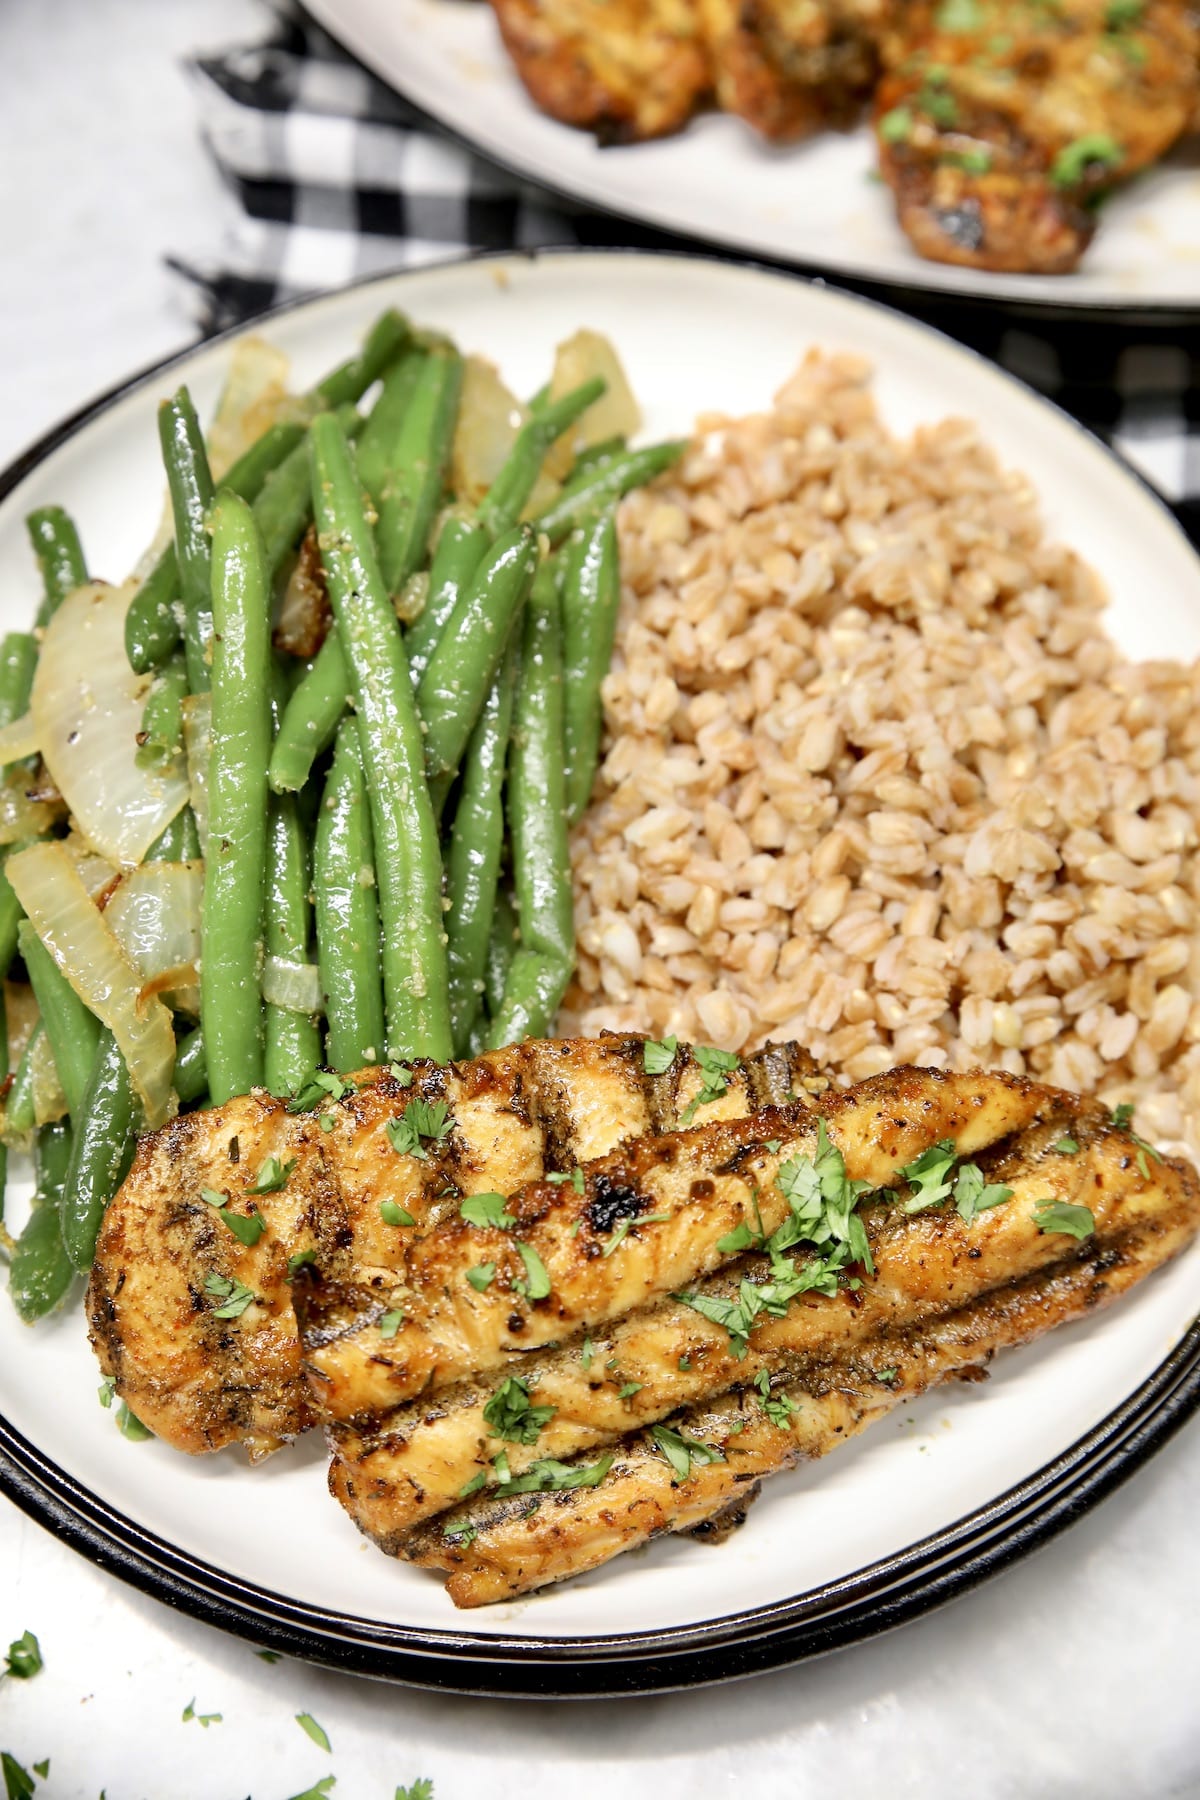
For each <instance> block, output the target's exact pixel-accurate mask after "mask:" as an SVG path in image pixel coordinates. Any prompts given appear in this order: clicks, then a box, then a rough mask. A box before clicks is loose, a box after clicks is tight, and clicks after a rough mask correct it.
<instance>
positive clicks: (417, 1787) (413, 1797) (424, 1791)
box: [392, 1775, 433, 1800]
mask: <svg viewBox="0 0 1200 1800" xmlns="http://www.w3.org/2000/svg"><path fill="white" fill-rule="evenodd" d="M392 1800H433V1783H432V1781H430V1779H429V1777H428V1775H418V1776H417V1779H416V1780H415V1781H413V1782H410V1783H409V1785H408V1787H398V1788H397V1789H396V1792H395V1794H394V1795H393V1797H392Z"/></svg>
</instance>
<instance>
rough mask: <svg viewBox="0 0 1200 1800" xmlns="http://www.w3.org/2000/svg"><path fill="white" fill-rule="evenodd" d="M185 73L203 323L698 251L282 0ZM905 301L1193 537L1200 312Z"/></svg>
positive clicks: (1196, 526) (1197, 511)
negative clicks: (500, 152) (422, 280)
mask: <svg viewBox="0 0 1200 1800" xmlns="http://www.w3.org/2000/svg"><path fill="white" fill-rule="evenodd" d="M193 70H194V73H195V75H196V79H197V85H198V91H199V97H200V114H201V123H202V127H203V130H204V134H205V137H206V140H207V142H208V144H209V146H210V148H211V150H212V153H213V155H214V157H215V158H216V161H217V164H218V166H219V168H220V170H221V172H222V175H223V176H224V178H225V180H226V181H227V183H228V185H229V187H230V189H231V190H232V192H233V195H234V196H235V198H236V200H237V202H238V208H237V217H236V221H235V223H234V226H233V228H232V231H231V234H230V238H229V241H228V243H227V244H226V245H225V247H224V250H223V254H222V256H221V259H220V260H219V262H214V264H213V266H211V267H209V268H205V269H196V268H185V269H184V270H183V272H184V273H185V274H187V275H188V276H190V277H191V278H192V279H193V280H194V281H195V282H196V283H197V284H198V287H199V289H200V292H201V295H202V324H203V326H204V329H205V330H206V331H217V330H220V329H222V328H223V327H225V326H227V325H231V324H236V323H239V322H240V321H242V320H244V319H247V318H251V317H253V316H254V315H255V314H256V313H260V312H263V311H265V310H266V308H268V307H270V306H272V305H274V304H275V303H276V302H277V301H280V300H285V299H289V298H291V297H293V296H295V295H297V294H304V293H312V292H316V291H318V290H320V289H327V288H335V287H340V286H342V285H343V284H344V283H346V282H348V281H352V280H353V279H354V278H355V277H356V276H360V275H369V274H375V273H378V272H381V271H383V270H386V269H398V268H406V267H412V266H414V265H416V264H420V263H429V262H434V261H438V260H445V259H448V258H452V257H455V256H460V255H462V253H463V252H464V251H466V250H479V249H534V248H538V247H540V246H543V245H548V244H585V245H591V246H597V245H614V244H617V245H624V246H637V247H645V246H658V247H663V246H668V247H673V248H695V247H696V246H695V244H694V243H692V242H691V241H690V240H689V239H687V238H683V237H673V236H671V235H670V234H668V233H664V232H660V231H656V230H653V229H651V228H649V227H643V226H639V225H636V224H632V223H630V222H629V221H628V220H623V219H618V218H613V217H611V216H609V215H607V214H604V213H600V212H596V211H594V210H592V209H590V208H586V207H582V206H580V207H575V206H573V205H571V204H569V203H568V202H565V201H562V200H559V199H557V198H554V197H552V196H550V195H548V194H546V193H545V192H543V191H542V190H540V189H538V188H536V187H534V186H533V185H531V184H529V183H526V182H522V181H520V180H518V179H517V178H516V177H514V176H512V175H510V174H508V173H506V172H505V171H504V170H501V169H499V168H497V167H496V166H495V165H494V164H492V163H489V162H487V161H486V160H484V159H483V158H482V157H478V156H475V155H473V154H472V153H471V152H470V151H469V150H466V149H464V148H463V147H462V146H461V145H460V144H458V143H456V142H455V141H453V140H452V139H450V138H449V137H446V136H444V135H443V134H442V133H441V132H439V131H438V129H437V128H436V127H435V126H434V125H433V124H431V122H430V121H429V120H428V119H426V118H425V117H424V116H423V115H422V114H420V113H418V112H417V111H416V110H415V109H414V108H413V107H411V106H409V105H408V103H407V102H406V101H404V100H402V99H401V98H400V97H399V96H398V95H397V94H396V93H394V92H393V91H392V89H390V88H389V87H387V86H385V84H384V83H383V82H381V81H379V80H377V79H376V78H375V76H373V75H371V74H370V73H368V71H367V70H366V69H364V68H363V67H362V66H361V65H360V64H359V63H357V62H355V61H354V60H353V59H352V58H351V57H350V56H349V55H348V54H347V53H346V52H345V51H344V50H342V49H341V48H340V47H339V46H338V45H337V44H335V43H334V42H333V41H332V39H331V38H329V37H328V36H327V35H326V33H325V32H324V31H322V30H321V28H320V27H319V26H318V25H317V24H316V23H315V22H314V21H313V20H312V19H310V18H309V17H308V16H307V14H305V13H303V12H302V11H300V10H298V9H297V8H296V7H295V6H294V5H289V4H287V0H283V4H282V5H281V9H280V17H279V23H278V26H277V29H276V31H275V33H274V35H273V36H272V37H271V38H270V39H269V40H268V41H267V42H265V43H260V44H256V45H253V46H249V47H239V48H235V49H230V50H228V51H225V52H223V53H220V54H217V55H212V56H204V57H200V58H197V60H196V61H195V63H194V64H193ZM176 266H179V265H176ZM839 279H840V278H839ZM843 285H847V286H850V285H854V284H852V283H843ZM883 297H884V298H894V297H893V296H889V295H887V294H886V293H885V294H884V296H883ZM903 304H904V305H905V307H906V309H907V310H908V311H910V312H912V313H914V314H916V315H917V316H918V317H920V318H923V319H926V320H928V321H929V322H930V323H931V324H934V325H937V326H939V327H940V328H941V329H942V330H944V331H947V332H949V333H950V334H951V335H952V336H954V337H957V338H959V339H960V340H961V341H962V342H964V343H966V344H969V345H971V346H972V347H973V348H975V349H976V350H980V351H982V352H983V354H984V355H985V356H988V357H990V358H991V359H992V360H993V361H995V362H997V363H999V364H1001V366H1002V367H1005V368H1008V369H1011V370H1012V371H1013V373H1014V374H1016V375H1019V376H1021V377H1022V378H1023V379H1024V380H1025V381H1027V382H1029V383H1030V384H1031V385H1032V386H1033V387H1035V388H1037V389H1039V390H1040V391H1041V392H1042V393H1044V394H1046V395H1048V396H1049V397H1050V398H1051V399H1053V400H1056V401H1057V402H1058V403H1059V405H1060V406H1063V407H1065V408H1066V409H1067V411H1068V412H1072V413H1074V414H1075V415H1076V417H1078V418H1079V419H1081V420H1082V421H1083V422H1084V423H1085V424H1086V425H1089V426H1091V428H1092V429H1093V430H1094V431H1097V432H1098V433H1099V434H1100V435H1101V436H1102V437H1104V438H1105V439H1107V440H1108V441H1109V442H1111V443H1114V444H1115V445H1116V447H1117V448H1118V449H1119V450H1121V451H1123V452H1124V454H1125V455H1126V456H1128V457H1129V458H1130V460H1131V461H1133V462H1134V463H1135V464H1136V465H1137V466H1138V467H1139V468H1140V469H1141V471H1142V472H1143V473H1144V474H1145V475H1147V476H1148V477H1149V478H1150V480H1151V481H1152V482H1153V483H1154V484H1155V485H1156V486H1157V487H1158V488H1159V490H1160V491H1161V492H1162V493H1163V494H1164V495H1165V496H1166V498H1167V499H1168V500H1169V501H1171V502H1172V503H1173V504H1174V505H1175V507H1176V510H1177V512H1178V513H1179V516H1180V517H1181V519H1182V520H1183V522H1184V524H1185V526H1186V527H1187V528H1188V529H1189V531H1190V532H1191V535H1192V537H1193V539H1194V540H1195V541H1196V542H1197V543H1198V544H1200V319H1198V321H1197V323H1196V324H1195V326H1193V327H1191V328H1188V329H1186V330H1182V329H1180V327H1179V326H1178V325H1160V324H1151V323H1138V324H1137V325H1132V326H1131V325H1128V324H1124V325H1122V324H1115V323H1113V322H1112V321H1111V320H1110V319H1109V318H1108V317H1106V316H1103V315H1100V314H1095V315H1093V314H1081V313H1076V314H1073V315H1072V316H1071V317H1070V319H1069V320H1067V321H1066V322H1063V319H1062V316H1061V315H1060V316H1059V318H1058V319H1057V320H1054V319H1053V318H1051V317H1050V316H1049V315H1038V314H1036V313H1033V312H1026V313H1025V314H1023V315H1018V314H1016V313H1014V312H1013V311H1012V310H1010V309H1006V308H1003V307H1000V306H986V305H981V304H969V305H968V304H961V303H956V302H953V301H951V302H947V301H945V300H941V299H936V298H933V297H922V298H921V300H920V301H914V300H913V299H912V297H911V296H906V297H905V299H904V301H903Z"/></svg>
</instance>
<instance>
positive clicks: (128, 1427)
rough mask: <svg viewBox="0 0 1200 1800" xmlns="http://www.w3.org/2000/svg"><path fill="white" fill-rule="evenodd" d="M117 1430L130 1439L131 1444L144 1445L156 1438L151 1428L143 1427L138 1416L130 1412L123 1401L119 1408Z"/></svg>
mask: <svg viewBox="0 0 1200 1800" xmlns="http://www.w3.org/2000/svg"><path fill="white" fill-rule="evenodd" d="M117 1430H118V1431H119V1432H120V1434H121V1436H122V1437H123V1438H128V1440H129V1442H130V1443H131V1444H144V1443H145V1442H146V1440H147V1439H148V1438H152V1437H153V1436H154V1433H153V1432H152V1431H151V1430H150V1427H149V1426H148V1425H143V1424H142V1421H141V1420H140V1419H139V1418H138V1416H137V1414H136V1413H133V1412H130V1410H129V1408H128V1407H127V1406H126V1404H125V1402H124V1401H123V1400H122V1402H121V1404H120V1406H118V1408H117Z"/></svg>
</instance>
